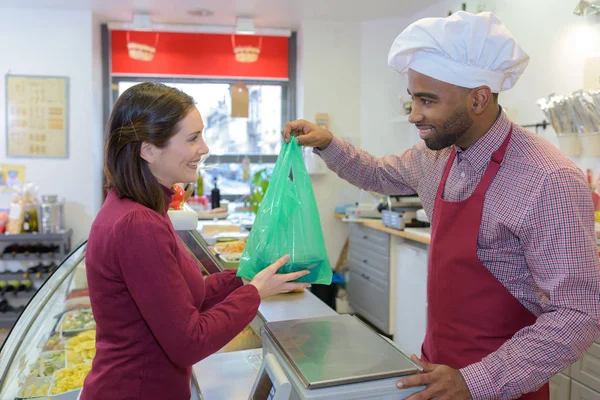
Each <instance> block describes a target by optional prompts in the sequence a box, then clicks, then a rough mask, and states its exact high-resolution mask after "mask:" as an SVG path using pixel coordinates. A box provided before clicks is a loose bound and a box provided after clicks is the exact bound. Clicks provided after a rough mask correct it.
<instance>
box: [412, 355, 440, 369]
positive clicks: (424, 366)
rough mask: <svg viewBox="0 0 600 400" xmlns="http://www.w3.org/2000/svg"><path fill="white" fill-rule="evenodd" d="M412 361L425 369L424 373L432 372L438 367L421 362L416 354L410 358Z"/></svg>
mask: <svg viewBox="0 0 600 400" xmlns="http://www.w3.org/2000/svg"><path fill="white" fill-rule="evenodd" d="M410 359H411V360H412V362H414V363H415V364H417V365H419V366H420V367H421V368H423V372H431V371H433V370H434V368H435V367H436V365H435V364H431V363H428V362H427V361H424V360H421V359H420V358H419V357H417V356H416V355H414V354H413V355H411V356H410Z"/></svg>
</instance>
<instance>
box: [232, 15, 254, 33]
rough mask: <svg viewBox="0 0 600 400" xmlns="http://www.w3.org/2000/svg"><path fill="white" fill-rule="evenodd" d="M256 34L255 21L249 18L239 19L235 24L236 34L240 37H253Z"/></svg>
mask: <svg viewBox="0 0 600 400" xmlns="http://www.w3.org/2000/svg"><path fill="white" fill-rule="evenodd" d="M254 32H255V28H254V20H253V19H252V18H247V17H237V18H236V22H235V33H237V34H238V35H253V34H254Z"/></svg>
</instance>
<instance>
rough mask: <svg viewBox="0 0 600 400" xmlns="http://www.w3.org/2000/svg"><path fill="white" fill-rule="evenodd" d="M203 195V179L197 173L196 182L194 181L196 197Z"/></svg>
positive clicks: (199, 173)
mask: <svg viewBox="0 0 600 400" xmlns="http://www.w3.org/2000/svg"><path fill="white" fill-rule="evenodd" d="M202 195H204V178H203V177H202V172H198V180H197V181H196V196H202Z"/></svg>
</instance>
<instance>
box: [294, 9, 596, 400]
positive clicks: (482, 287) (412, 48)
mask: <svg viewBox="0 0 600 400" xmlns="http://www.w3.org/2000/svg"><path fill="white" fill-rule="evenodd" d="M528 61H529V57H528V56H527V54H526V53H525V52H524V51H523V50H522V49H521V47H520V46H519V45H518V44H517V42H516V41H515V39H514V38H513V37H512V35H511V34H510V33H509V32H508V30H507V29H506V28H505V27H504V25H503V24H502V22H501V21H500V20H499V19H498V18H497V17H496V16H495V15H493V14H491V13H482V14H478V15H472V14H468V13H464V12H459V13H457V14H454V15H452V16H450V17H448V18H445V19H442V18H427V19H423V20H420V21H417V22H416V23H414V24H413V25H411V26H409V27H408V28H407V29H406V30H404V32H402V33H401V34H400V35H399V36H398V38H397V39H396V40H395V42H394V44H393V45H392V48H391V50H390V54H389V64H390V65H391V66H392V67H393V68H394V69H395V70H397V71H398V72H400V73H401V74H403V75H407V76H408V91H409V94H410V95H411V96H412V98H413V108H412V112H411V114H410V117H409V120H410V122H411V123H413V124H415V125H416V126H417V127H418V129H419V131H420V136H421V138H422V139H423V142H421V143H419V144H417V145H416V146H414V147H412V148H411V149H409V150H407V151H406V152H405V153H404V154H402V155H401V156H397V155H392V156H387V157H383V158H376V157H374V156H372V155H370V154H368V153H366V152H365V151H362V150H360V149H358V148H356V147H354V146H352V145H350V144H349V143H347V142H345V141H343V140H342V139H340V138H338V137H335V136H333V135H332V134H331V133H330V132H328V131H326V130H324V129H321V128H319V127H317V126H315V125H314V124H311V123H309V122H306V121H301V120H300V121H294V122H290V123H288V124H287V126H286V128H285V129H284V131H283V135H284V139H285V140H286V141H288V140H289V137H290V134H294V135H298V139H297V140H298V142H299V143H300V144H302V145H305V146H312V147H315V148H316V150H315V151H316V152H317V153H318V154H319V155H320V156H321V157H322V158H323V160H325V162H326V163H327V165H328V167H329V168H330V169H331V170H333V171H334V172H336V173H337V174H338V175H339V176H340V177H341V178H343V179H346V180H347V181H348V182H350V183H352V184H354V185H356V186H359V187H361V188H363V189H365V190H370V191H374V192H378V193H384V194H405V195H408V194H415V193H416V194H418V195H419V197H420V199H421V201H422V203H423V207H424V208H425V211H426V212H427V215H428V217H429V219H430V220H431V221H432V231H431V250H430V254H429V273H428V282H427V299H428V309H427V313H428V316H427V317H428V318H427V332H426V336H425V340H424V343H423V347H422V359H419V358H417V357H416V356H413V360H415V362H417V363H419V364H420V365H421V366H423V368H424V371H423V373H422V374H419V375H416V376H414V377H409V378H406V379H403V380H400V381H399V382H398V386H399V387H412V386H416V385H426V389H425V390H423V391H421V392H419V393H417V394H415V395H413V396H411V400H413V399H414V400H421V399H431V398H436V399H468V398H475V399H497V398H501V399H509V398H519V397H520V396H523V397H522V398H524V399H525V398H526V399H548V397H549V391H548V384H547V382H548V380H549V379H550V378H551V377H552V376H553V375H554V374H555V373H557V372H559V371H561V370H563V369H564V368H565V367H567V366H568V365H569V364H571V363H573V362H574V361H576V360H577V359H578V358H580V357H581V356H582V355H583V353H584V352H585V351H586V350H587V349H588V347H589V346H590V345H591V344H592V342H593V341H594V339H595V338H596V337H597V336H598V334H599V333H600V329H599V314H600V268H599V260H598V253H597V248H596V241H595V234H594V221H593V213H594V209H593V205H592V198H591V193H590V188H589V187H588V185H587V183H586V180H585V179H584V177H583V175H582V173H581V171H580V170H579V169H578V168H577V166H576V165H574V164H573V163H572V162H571V161H570V160H569V159H568V158H567V157H565V156H564V155H563V154H562V153H560V151H558V149H556V148H555V147H554V146H552V145H551V144H549V143H548V142H546V141H544V140H543V139H541V138H539V137H537V136H535V135H534V134H532V133H530V132H528V131H526V130H524V129H523V128H521V127H519V126H517V125H514V124H512V123H511V122H510V121H509V120H508V119H507V117H506V114H505V113H504V112H503V111H502V108H501V107H500V106H499V105H498V95H497V94H498V93H499V92H500V91H503V90H507V89H510V88H511V87H513V86H514V84H515V83H516V81H517V80H518V78H519V76H520V75H521V74H522V72H523V71H524V69H525V67H526V65H527V63H528ZM526 393H528V394H526Z"/></svg>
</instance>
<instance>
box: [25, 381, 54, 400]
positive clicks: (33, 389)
mask: <svg viewBox="0 0 600 400" xmlns="http://www.w3.org/2000/svg"><path fill="white" fill-rule="evenodd" d="M48 389H50V384H49V383H43V384H41V385H40V386H37V385H35V384H31V385H27V387H25V388H23V389H22V391H20V392H19V397H23V398H27V397H35V396H45V395H47V394H48Z"/></svg>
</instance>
